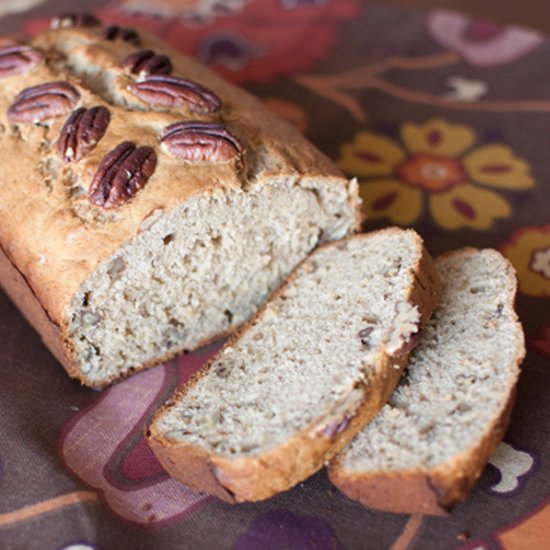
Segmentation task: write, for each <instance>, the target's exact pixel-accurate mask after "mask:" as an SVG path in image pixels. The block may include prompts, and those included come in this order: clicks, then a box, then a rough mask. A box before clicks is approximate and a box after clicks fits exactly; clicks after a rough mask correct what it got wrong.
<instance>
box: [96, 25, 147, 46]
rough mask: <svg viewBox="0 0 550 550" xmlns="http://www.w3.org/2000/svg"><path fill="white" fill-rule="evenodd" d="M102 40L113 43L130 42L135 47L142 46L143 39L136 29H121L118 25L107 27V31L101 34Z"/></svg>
mask: <svg viewBox="0 0 550 550" xmlns="http://www.w3.org/2000/svg"><path fill="white" fill-rule="evenodd" d="M101 38H103V39H105V40H111V41H113V40H123V41H124V42H129V43H130V44H133V45H134V46H140V45H141V39H140V38H139V35H138V33H137V32H136V31H135V30H134V29H130V28H127V27H119V26H118V25H109V26H107V27H105V29H104V30H103V32H102V33H101Z"/></svg>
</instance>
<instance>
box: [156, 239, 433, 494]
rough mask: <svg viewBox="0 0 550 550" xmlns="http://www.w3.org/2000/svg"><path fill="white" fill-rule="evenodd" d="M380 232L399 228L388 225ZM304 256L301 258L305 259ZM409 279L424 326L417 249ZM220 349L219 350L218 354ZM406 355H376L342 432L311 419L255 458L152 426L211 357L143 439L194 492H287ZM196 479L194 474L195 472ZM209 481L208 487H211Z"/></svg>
mask: <svg viewBox="0 0 550 550" xmlns="http://www.w3.org/2000/svg"><path fill="white" fill-rule="evenodd" d="M382 231H385V232H394V231H399V230H398V229H394V228H390V229H385V230H382ZM368 237H369V234H362V235H355V236H354V237H352V238H354V239H359V238H368ZM336 246H338V242H332V243H327V244H325V245H323V247H336ZM307 261H308V260H307V259H306V260H304V262H302V263H305V262H307ZM301 265H302V264H300V265H299V266H298V267H297V268H296V269H295V270H294V271H293V272H292V273H291V275H290V276H289V277H288V279H287V280H286V281H285V283H283V285H281V286H280V287H279V289H277V290H276V291H275V292H274V293H273V295H272V296H271V298H270V299H269V300H268V301H267V302H266V304H264V305H263V306H262V307H261V308H260V309H259V311H258V312H257V313H256V314H255V315H254V317H253V318H252V319H250V320H249V321H248V322H247V323H246V324H245V325H243V326H242V327H241V328H240V329H239V330H237V331H236V333H235V334H234V335H233V336H232V337H231V338H230V339H229V341H228V342H227V343H226V345H225V347H228V346H232V345H233V344H234V342H235V341H236V340H237V339H238V338H239V337H240V336H241V335H242V334H243V333H244V332H245V331H246V330H247V329H248V328H249V327H250V326H251V325H253V324H254V323H256V322H257V320H258V319H260V318H261V317H262V315H263V312H264V311H265V309H266V307H267V304H268V303H269V302H270V301H272V300H275V299H277V297H278V296H280V295H281V294H282V293H283V292H284V291H285V289H286V288H287V286H288V285H290V284H291V283H292V281H293V280H294V279H295V278H296V276H297V273H298V271H299V269H300V266H301ZM414 271H415V275H416V276H415V279H414V283H413V285H412V287H411V290H410V293H409V297H410V301H411V303H414V304H416V305H417V306H418V308H419V311H420V313H421V326H424V325H425V323H426V322H427V320H428V319H429V316H430V315H431V312H432V311H433V310H434V308H435V306H436V304H437V302H438V300H439V292H440V285H439V281H438V279H437V275H436V272H435V268H434V265H433V260H432V258H431V257H430V255H429V254H428V253H427V251H426V250H425V249H424V248H423V249H422V255H421V258H420V259H419V262H418V265H417V266H416V269H415V270H414ZM222 352H223V350H222V351H220V353H222ZM407 360H408V356H407V355H404V356H400V357H395V356H393V357H392V356H390V355H388V354H386V353H382V355H381V357H380V363H379V368H378V369H377V374H376V375H375V376H374V377H372V378H371V379H369V380H368V381H365V382H364V391H365V394H364V397H363V401H362V404H361V406H360V407H359V409H358V410H357V411H356V413H355V415H354V417H353V418H352V419H351V421H350V423H349V424H348V426H347V427H346V429H345V430H344V431H342V432H341V433H340V434H337V435H335V436H332V437H328V436H326V435H323V434H318V433H316V427H317V426H316V423H315V422H313V423H312V424H311V425H310V426H308V427H306V428H305V429H304V430H303V431H302V432H301V433H298V434H296V435H295V436H293V437H292V438H290V439H289V440H287V441H286V442H285V443H284V444H282V445H279V446H277V447H275V448H273V449H270V450H268V451H266V452H264V453H262V454H260V455H258V456H251V457H241V458H236V459H232V458H230V457H226V456H223V455H217V454H214V453H210V452H208V451H206V450H203V449H200V448H199V447H197V446H194V445H189V444H178V443H175V442H171V441H168V440H166V439H165V438H164V437H163V436H162V434H160V433H158V432H157V431H156V429H155V423H156V420H157V418H159V417H160V416H162V415H163V414H164V412H165V411H166V410H167V409H169V408H170V407H171V406H172V405H174V404H175V403H177V402H178V401H180V400H181V399H182V398H183V397H184V396H185V395H186V393H187V392H188V391H189V389H190V388H191V387H192V386H193V385H194V384H195V383H196V381H197V380H198V379H200V378H201V377H203V376H205V375H207V373H208V371H209V368H210V365H211V364H212V362H213V360H212V361H210V362H209V363H208V364H207V365H205V366H204V367H203V368H202V369H201V370H200V371H199V372H198V373H197V374H196V375H195V376H194V377H193V378H192V379H191V380H189V382H188V383H187V384H186V385H185V386H184V387H183V388H181V389H180V390H178V391H177V392H176V393H175V395H174V396H173V397H172V398H171V399H170V401H169V402H168V403H167V404H166V405H165V406H164V407H162V408H161V409H160V410H159V411H158V412H157V413H156V415H155V417H154V418H153V421H152V423H151V426H150V428H149V430H148V431H147V439H148V442H149V444H150V446H151V448H152V449H153V451H154V453H155V454H156V456H157V458H158V459H159V461H160V462H161V464H162V465H163V466H164V468H165V469H166V470H167V471H168V473H169V474H170V475H171V476H172V477H173V478H175V479H177V480H179V481H181V482H183V483H185V484H187V485H189V486H191V487H194V488H196V489H199V490H203V491H207V492H210V493H211V494H215V495H216V496H218V497H219V498H221V499H223V500H226V501H228V502H243V501H256V500H263V499H266V498H269V497H270V496H272V495H274V494H276V493H279V492H281V491H284V490H287V489H289V488H290V487H292V486H293V485H295V484H296V483H299V482H300V481H302V480H304V479H305V478H307V477H309V476H310V475H312V474H313V473H314V472H316V471H317V470H319V469H320V468H321V467H322V466H323V465H324V464H325V463H326V462H327V461H328V460H330V459H331V458H332V457H333V456H334V455H335V454H336V453H338V452H339V451H341V450H342V449H343V448H344V447H345V445H347V443H349V441H351V439H352V438H353V437H354V436H355V435H356V434H357V433H358V432H359V431H360V430H361V429H362V428H363V427H364V426H365V425H366V424H367V423H368V422H369V421H370V420H371V419H372V418H373V417H374V416H375V415H376V414H377V412H378V411H379V410H380V408H381V407H382V406H383V405H384V403H385V402H386V401H387V400H388V398H389V396H390V395H391V393H392V392H393V390H394V389H395V386H396V385H397V383H398V381H399V378H400V376H401V373H402V371H403V369H404V368H405V366H406V364H407ZM191 459H192V460H194V461H197V460H199V461H200V460H202V462H203V464H202V466H200V467H198V466H196V467H195V468H194V470H193V473H192V472H191V471H190V470H189V469H188V468H187V464H188V461H189V460H191ZM197 472H198V473H199V474H200V475H199V477H195V473H197ZM213 483H214V485H213Z"/></svg>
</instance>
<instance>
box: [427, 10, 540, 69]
mask: <svg viewBox="0 0 550 550" xmlns="http://www.w3.org/2000/svg"><path fill="white" fill-rule="evenodd" d="M426 24H427V27H428V31H429V32H430V34H431V35H432V37H433V39H434V40H436V42H439V44H441V45H442V46H444V47H446V48H448V49H450V50H453V51H455V52H457V53H459V54H460V55H461V56H462V57H463V58H464V59H465V60H466V61H467V62H468V63H470V64H472V65H479V66H488V65H500V64H502V63H509V62H511V61H515V60H516V59H520V58H521V57H523V56H525V55H527V54H529V53H530V52H532V51H533V50H535V49H536V48H538V47H539V46H540V45H541V44H542V43H543V42H544V40H545V38H544V35H543V34H542V33H539V32H536V31H532V30H529V29H524V28H521V27H515V26H502V25H497V24H496V23H492V22H490V21H483V20H479V19H471V18H469V17H467V16H465V15H462V14H460V13H455V12H452V11H447V10H434V11H432V12H430V14H429V15H428V18H427V20H426Z"/></svg>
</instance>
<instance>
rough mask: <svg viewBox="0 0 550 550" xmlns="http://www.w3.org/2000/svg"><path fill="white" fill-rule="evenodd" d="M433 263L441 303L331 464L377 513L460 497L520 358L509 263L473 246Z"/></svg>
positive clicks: (490, 439)
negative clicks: (377, 407)
mask: <svg viewBox="0 0 550 550" xmlns="http://www.w3.org/2000/svg"><path fill="white" fill-rule="evenodd" d="M436 266H437V272H438V274H439V277H440V280H441V283H442V286H443V291H442V296H441V302H440V304H439V306H438V308H437V309H436V311H435V312H434V315H433V317H432V319H431V320H430V323H429V324H428V326H427V328H426V329H425V330H424V334H423V338H422V341H421V343H420V344H419V346H418V347H417V348H416V349H415V350H414V352H413V353H412V354H411V356H410V359H409V367H408V371H407V372H406V373H405V375H404V377H403V379H402V381H401V382H400V384H399V386H398V388H397V390H396V391H395V392H394V394H393V395H392V397H391V399H390V400H389V401H388V404H387V405H386V406H385V407H384V408H383V409H382V411H381V412H380V414H379V415H378V416H377V417H376V418H375V419H374V420H373V421H372V422H371V423H370V424H369V425H368V426H367V427H366V428H365V429H364V430H363V431H362V432H360V434H359V435H358V436H357V437H356V438H355V439H354V440H353V441H352V443H351V444H350V445H349V446H348V447H347V448H346V449H345V450H344V451H343V452H342V453H341V454H340V455H338V456H337V457H336V459H335V460H334V463H333V464H332V465H331V467H330V469H329V475H330V478H331V480H332V481H333V483H334V484H335V485H336V486H337V487H338V488H339V489H340V490H342V491H343V492H344V493H346V494H347V495H349V496H350V497H351V498H353V499H356V500H359V501H361V502H362V503H363V504H365V505H367V506H370V507H373V508H378V509H381V510H387V511H392V512H398V513H407V514H413V513H421V514H438V513H444V512H445V510H447V509H448V508H449V507H450V506H452V505H453V504H455V503H456V502H457V501H458V500H460V499H462V498H464V497H465V496H466V494H467V493H468V492H469V491H470V489H471V488H472V486H473V484H474V483H475V481H476V480H477V478H478V477H479V475H480V474H481V471H482V469H483V466H484V465H485V463H486V461H487V460H488V459H489V457H490V455H491V454H492V452H493V451H494V450H495V449H496V447H497V445H498V443H499V442H500V440H501V438H502V436H503V435H504V432H505V430H506V428H507V425H508V419H509V416H510V410H511V407H512V402H513V396H514V390H515V386H516V382H517V380H518V375H519V364H520V362H521V360H522V359H523V355H524V342H523V331H522V328H521V325H520V324H519V322H518V319H517V316H516V314H515V312H514V297H515V293H516V279H515V274H514V270H513V268H512V266H511V265H510V264H509V263H508V262H507V261H506V260H505V259H504V258H503V257H502V256H501V255H500V254H499V253H498V252H497V251H495V250H481V251H478V250H474V249H464V250H460V251H456V252H454V253H451V254H448V255H444V256H442V257H440V258H438V259H437V261H436Z"/></svg>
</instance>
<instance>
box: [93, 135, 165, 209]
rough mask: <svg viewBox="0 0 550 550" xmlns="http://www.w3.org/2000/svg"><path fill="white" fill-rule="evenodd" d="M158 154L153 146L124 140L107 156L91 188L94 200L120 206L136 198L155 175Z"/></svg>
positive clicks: (98, 203)
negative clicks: (137, 145)
mask: <svg viewBox="0 0 550 550" xmlns="http://www.w3.org/2000/svg"><path fill="white" fill-rule="evenodd" d="M156 166H157V155H156V153H155V151H154V150H153V148H151V147H146V146H143V147H136V145H135V144H134V143H132V142H131V141H123V142H122V143H120V144H119V145H118V146H117V147H115V149H113V150H112V151H111V152H110V153H108V154H107V155H105V157H103V160H102V161H101V163H100V165H99V168H98V169H97V172H96V173H95V176H94V178H93V180H92V183H91V185H90V189H89V191H88V199H89V200H90V202H91V203H93V204H95V205H97V206H103V208H116V207H117V206H120V205H121V204H124V203H125V202H126V201H127V200H128V199H130V198H131V197H133V196H134V195H135V194H136V193H137V192H138V191H139V190H140V189H141V188H142V187H144V186H145V184H146V183H147V180H148V179H149V178H150V177H151V176H152V174H153V172H154V171H155V168H156Z"/></svg>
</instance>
